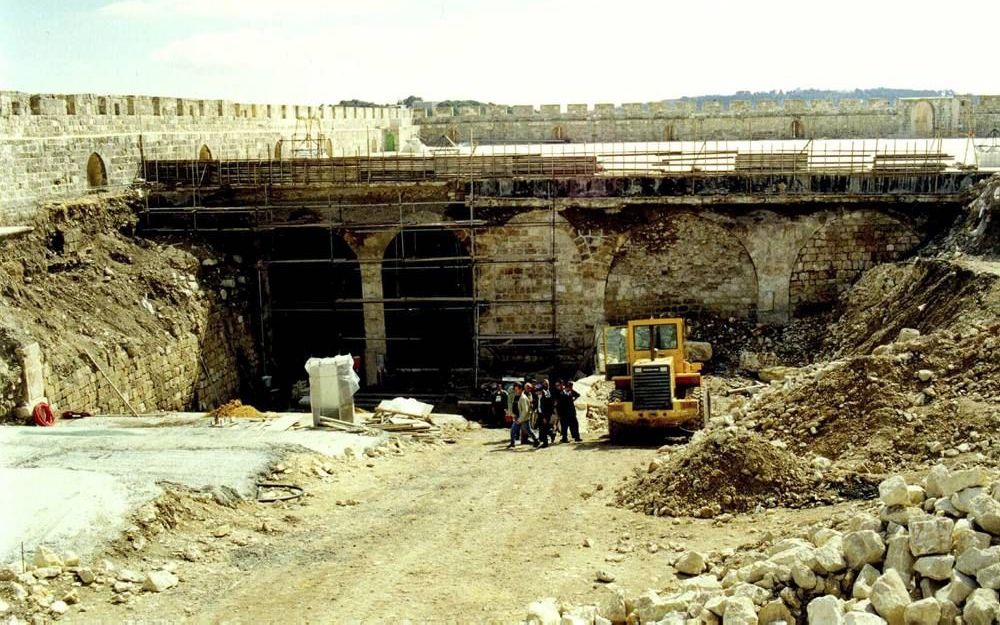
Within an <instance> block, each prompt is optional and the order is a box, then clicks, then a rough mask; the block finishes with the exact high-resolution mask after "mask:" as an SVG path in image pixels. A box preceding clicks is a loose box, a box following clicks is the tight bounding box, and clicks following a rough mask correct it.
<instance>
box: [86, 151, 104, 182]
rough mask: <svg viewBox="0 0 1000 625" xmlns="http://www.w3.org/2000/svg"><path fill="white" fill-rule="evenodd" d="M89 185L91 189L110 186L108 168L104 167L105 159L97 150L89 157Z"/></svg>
mask: <svg viewBox="0 0 1000 625" xmlns="http://www.w3.org/2000/svg"><path fill="white" fill-rule="evenodd" d="M87 186H89V187H90V188H91V189H100V188H103V187H106V186H108V170H107V168H105V167H104V159H103V158H101V156H100V155H99V154H98V153H97V152H94V153H93V154H91V155H90V158H89V159H87Z"/></svg>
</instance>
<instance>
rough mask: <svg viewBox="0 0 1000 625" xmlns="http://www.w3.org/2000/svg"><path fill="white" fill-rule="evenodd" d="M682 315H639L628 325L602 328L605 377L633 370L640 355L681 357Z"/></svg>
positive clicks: (646, 357) (609, 377) (679, 359)
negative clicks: (667, 317)
mask: <svg viewBox="0 0 1000 625" xmlns="http://www.w3.org/2000/svg"><path fill="white" fill-rule="evenodd" d="M681 324H683V321H682V320H681V319H641V320H638V321H629V322H628V325H621V326H608V327H607V328H605V329H604V371H605V373H606V375H607V379H609V380H613V379H614V378H616V377H622V376H628V375H631V374H632V366H633V365H634V364H635V363H636V362H637V361H638V360H640V359H644V360H650V361H651V360H656V359H657V358H666V357H674V361H675V362H679V361H681V360H683V359H684V332H683V331H682V329H681V328H682V325H681Z"/></svg>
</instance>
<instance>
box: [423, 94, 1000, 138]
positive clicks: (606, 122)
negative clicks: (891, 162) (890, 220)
mask: <svg viewBox="0 0 1000 625" xmlns="http://www.w3.org/2000/svg"><path fill="white" fill-rule="evenodd" d="M414 116H415V119H414V121H415V123H416V124H417V125H418V126H419V128H420V136H421V139H422V140H423V141H424V142H425V143H429V144H446V143H447V142H448V140H450V141H454V142H465V143H468V142H476V143H516V142H522V143H523V142H543V141H555V142H559V141H566V142H573V143H581V142H616V141H697V140H748V139H755V140H759V139H811V138H816V139H822V138H830V139H836V138H845V139H853V138H925V137H964V136H967V135H968V134H969V133H970V132H971V133H973V134H974V135H975V136H981V137H982V136H989V135H990V134H991V133H992V132H993V131H994V130H998V129H1000V96H986V95H982V96H972V95H963V96H954V97H939V98H899V99H897V100H896V101H895V102H894V103H892V104H891V105H890V103H889V102H888V101H887V100H885V99H881V98H872V99H869V100H857V99H849V98H842V99H840V100H838V101H831V100H798V99H785V100H784V101H783V102H780V103H779V102H777V101H769V100H763V101H757V102H756V103H752V102H750V101H745V100H744V101H741V100H734V101H731V102H729V104H728V106H725V105H723V103H721V102H718V101H713V102H705V103H703V104H702V105H701V106H700V107H698V106H696V104H695V103H694V102H690V101H661V102H643V103H627V104H622V105H621V106H615V105H614V104H595V105H593V106H590V105H587V104H568V105H565V106H563V105H561V104H543V105H541V106H540V107H538V108H537V109H536V108H535V107H534V106H533V105H517V106H483V107H470V106H463V107H457V108H455V107H439V108H435V109H433V110H425V109H418V110H415V111H414Z"/></svg>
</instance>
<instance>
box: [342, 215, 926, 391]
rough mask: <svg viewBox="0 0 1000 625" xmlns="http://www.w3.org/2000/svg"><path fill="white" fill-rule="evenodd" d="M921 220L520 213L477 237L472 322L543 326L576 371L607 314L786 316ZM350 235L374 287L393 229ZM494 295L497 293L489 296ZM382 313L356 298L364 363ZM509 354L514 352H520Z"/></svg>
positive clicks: (905, 245)
mask: <svg viewBox="0 0 1000 625" xmlns="http://www.w3.org/2000/svg"><path fill="white" fill-rule="evenodd" d="M440 218H441V217H440V215H437V214H427V215H425V216H424V220H425V221H427V222H433V221H436V220H439V219H440ZM553 219H554V223H553V221H552V220H553ZM925 226H926V224H925V223H923V222H921V221H920V220H919V219H916V218H914V219H912V220H911V219H907V218H905V217H896V216H893V215H890V214H887V213H886V212H884V211H880V210H876V209H862V210H851V211H844V210H840V209H836V208H829V209H827V208H823V209H815V210H805V211H797V212H796V213H795V214H785V213H783V212H781V211H776V210H770V209H755V210H752V211H739V210H726V209H702V210H701V211H699V212H697V213H696V212H692V211H690V210H689V209H683V210H678V209H674V208H669V207H648V206H646V207H620V208H617V209H607V210H604V209H574V208H573V207H567V208H565V209H561V210H560V209H555V208H553V209H535V210H530V211H526V212H522V213H517V214H515V215H514V216H512V217H503V218H498V219H496V221H495V222H493V223H491V225H490V226H488V227H483V228H482V229H481V230H480V231H479V233H478V234H477V235H476V240H475V257H476V259H477V262H476V264H475V268H476V272H477V273H476V284H477V289H476V291H477V295H478V297H479V299H480V302H481V304H482V305H481V306H480V308H479V311H480V318H479V330H480V333H481V334H482V335H500V336H504V335H525V336H532V337H537V338H539V339H540V338H541V337H543V336H547V335H550V334H552V333H553V331H554V333H555V335H556V337H557V339H558V345H559V353H558V356H559V358H560V362H562V363H563V364H564V365H567V366H568V365H571V364H574V363H575V364H577V366H578V367H580V368H581V369H586V368H587V367H588V366H589V364H588V363H589V358H590V357H591V355H592V351H591V350H592V349H593V347H594V345H595V343H594V339H595V336H596V331H597V330H598V329H599V328H600V327H601V326H603V325H604V324H607V323H622V322H624V321H627V320H628V319H634V318H641V317H645V316H651V315H652V316H674V315H676V316H683V317H697V316H700V315H706V314H707V315H712V316H721V317H733V316H735V317H740V318H749V319H758V320H765V321H773V322H783V321H787V319H788V316H789V314H790V313H794V312H795V309H796V308H797V307H798V308H801V304H803V303H807V302H808V303H814V304H832V303H834V302H835V301H836V298H837V296H838V294H839V293H840V292H841V291H842V290H843V289H844V288H846V287H847V286H848V285H849V284H851V282H853V280H855V279H856V278H857V277H858V276H859V275H860V272H861V271H862V270H863V269H864V268H867V267H869V266H871V265H873V264H875V263H878V262H888V261H894V260H897V259H899V258H900V257H902V256H903V255H904V254H906V253H907V252H908V251H909V250H911V249H912V248H913V247H914V246H915V245H917V244H918V243H919V242H920V240H921V237H922V235H921V234H919V233H920V232H923V231H924V230H926V228H925ZM458 234H459V233H458V232H456V235H458ZM358 236H360V237H362V240H363V241H364V242H363V244H362V245H358V246H357V247H356V249H357V250H358V257H359V258H364V259H367V260H368V261H376V262H374V263H373V262H368V263H366V264H363V265H362V288H363V291H364V293H365V294H366V296H368V297H372V298H378V297H380V296H381V293H382V288H381V271H380V269H379V265H378V264H377V261H378V260H380V259H381V258H382V257H383V255H384V253H385V249H386V243H387V241H388V240H389V239H391V237H392V233H391V232H377V233H359V235H358ZM351 239H352V236H348V240H351ZM466 243H467V245H471V243H470V242H468V241H467V242H466ZM553 243H554V249H553ZM470 251H471V247H470ZM553 256H554V264H553V263H552V262H551V260H552V258H553ZM553 269H554V271H553ZM553 279H554V280H555V282H553ZM553 293H554V294H555V310H554V311H553V306H552V300H551V298H552V296H553ZM495 300H501V301H506V302H507V303H502V304H501V303H490V302H491V301H495ZM529 300H537V301H529ZM790 302H791V306H790ZM553 314H554V315H555V318H554V319H553ZM382 320H383V316H382V304H380V303H378V302H375V301H373V302H370V303H366V304H365V336H366V359H368V360H371V361H372V362H374V361H375V360H376V359H377V357H378V355H379V354H384V353H385V345H384V342H385V327H384V322H383V321H382ZM504 349H506V348H490V349H488V350H485V351H483V352H481V353H480V358H481V364H482V365H484V366H490V365H496V364H499V365H503V364H504V362H505V354H506V353H507V352H505V351H504ZM511 353H512V354H514V352H511ZM529 353H530V352H529ZM540 353H541V352H540ZM515 357H516V358H518V359H521V358H524V351H523V350H522V351H518V352H516V356H515ZM367 379H368V380H369V381H374V380H375V379H376V376H375V372H374V371H367Z"/></svg>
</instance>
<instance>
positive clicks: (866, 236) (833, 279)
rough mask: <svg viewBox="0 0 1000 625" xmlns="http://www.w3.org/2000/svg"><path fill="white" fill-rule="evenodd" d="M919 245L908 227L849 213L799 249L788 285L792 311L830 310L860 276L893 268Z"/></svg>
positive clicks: (884, 218)
mask: <svg viewBox="0 0 1000 625" xmlns="http://www.w3.org/2000/svg"><path fill="white" fill-rule="evenodd" d="M920 241H921V239H920V236H919V235H918V234H917V233H916V232H915V231H914V230H913V229H912V228H911V227H910V226H908V225H907V224H905V223H903V222H901V221H900V220H898V219H895V218H893V217H890V216H888V215H885V214H883V213H876V212H874V211H851V212H848V213H845V214H843V215H842V216H839V217H837V218H835V219H833V220H832V221H830V222H829V223H827V224H826V225H825V226H823V227H822V228H820V229H819V230H818V231H817V232H816V233H815V234H814V235H813V237H812V238H811V239H810V240H809V241H808V242H807V243H806V244H805V245H804V246H803V247H802V249H801V250H800V252H799V255H798V258H797V259H796V261H795V266H794V268H793V270H792V276H791V281H790V287H789V288H790V304H791V306H792V308H793V310H804V309H808V308H809V307H811V306H815V305H818V304H819V305H821V304H830V303H832V302H834V301H836V299H837V297H838V296H839V295H840V294H841V293H843V292H844V291H845V290H847V288H848V287H850V286H851V284H853V283H854V281H855V280H856V279H857V278H858V276H860V275H861V273H862V272H863V271H865V270H866V269H868V268H870V267H872V266H873V265H876V264H879V263H886V262H893V261H895V260H898V259H899V258H901V257H903V256H904V255H906V254H907V253H909V252H910V251H911V250H913V248H915V247H916V246H917V245H918V244H919V243H920Z"/></svg>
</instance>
